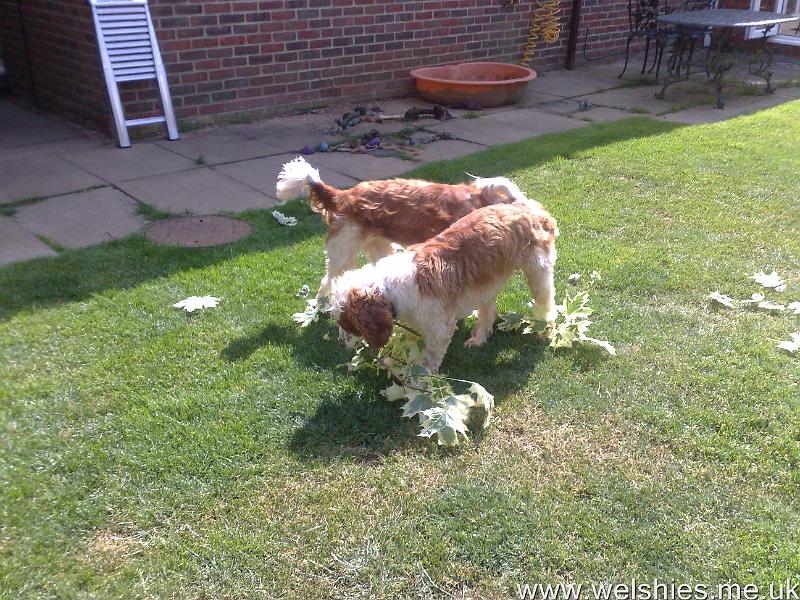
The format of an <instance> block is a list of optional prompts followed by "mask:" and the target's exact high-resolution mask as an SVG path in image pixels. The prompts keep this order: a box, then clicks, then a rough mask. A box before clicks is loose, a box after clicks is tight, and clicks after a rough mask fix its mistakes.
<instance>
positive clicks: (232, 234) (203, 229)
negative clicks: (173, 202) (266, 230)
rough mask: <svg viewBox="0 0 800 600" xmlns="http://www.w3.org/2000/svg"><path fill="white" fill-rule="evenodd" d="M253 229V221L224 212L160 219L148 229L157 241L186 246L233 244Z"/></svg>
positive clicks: (152, 237) (148, 237)
mask: <svg viewBox="0 0 800 600" xmlns="http://www.w3.org/2000/svg"><path fill="white" fill-rule="evenodd" d="M251 233H253V227H252V225H250V223H248V222H246V221H242V220H241V219H236V218H235V217H223V216H221V215H208V216H203V217H172V218H171V219H164V220H163V221H156V222H155V223H153V224H151V225H150V226H148V227H147V229H146V230H145V232H144V234H145V237H147V239H148V240H150V241H151V242H154V243H156V244H163V245H165V246H184V247H186V248H199V247H202V246H220V245H222V244H230V243H231V242H235V241H236V240H240V239H242V238H245V237H247V236H248V235H250V234H251Z"/></svg>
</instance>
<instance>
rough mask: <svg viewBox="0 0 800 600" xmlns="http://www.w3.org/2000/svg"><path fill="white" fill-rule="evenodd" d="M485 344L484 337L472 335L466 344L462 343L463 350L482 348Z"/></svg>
mask: <svg viewBox="0 0 800 600" xmlns="http://www.w3.org/2000/svg"><path fill="white" fill-rule="evenodd" d="M485 342H486V336H485V335H473V336H472V337H471V338H469V339H468V340H467V341H466V342H464V348H477V347H478V346H483V344H484V343H485Z"/></svg>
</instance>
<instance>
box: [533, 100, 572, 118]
mask: <svg viewBox="0 0 800 600" xmlns="http://www.w3.org/2000/svg"><path fill="white" fill-rule="evenodd" d="M536 108H539V109H541V110H546V111H548V112H554V113H557V114H560V115H571V114H572V113H574V112H575V111H577V110H578V108H579V106H578V101H577V100H573V99H572V98H558V99H556V100H551V101H549V102H542V103H541V104H538V105H537V106H536Z"/></svg>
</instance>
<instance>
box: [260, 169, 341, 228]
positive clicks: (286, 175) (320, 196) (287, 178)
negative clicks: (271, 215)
mask: <svg viewBox="0 0 800 600" xmlns="http://www.w3.org/2000/svg"><path fill="white" fill-rule="evenodd" d="M275 189H276V191H277V197H278V200H280V201H281V202H288V201H289V200H294V199H296V198H302V197H304V196H308V203H309V204H310V205H311V210H313V211H315V212H318V213H323V214H328V213H331V212H333V211H334V210H335V209H336V196H337V195H338V194H339V190H337V189H336V188H335V187H332V186H330V185H327V184H326V183H323V181H322V179H321V178H320V176H319V171H318V170H317V169H315V168H314V167H312V166H311V165H310V164H308V163H307V162H306V159H305V158H303V157H302V156H298V157H297V158H295V159H294V160H292V161H290V162H288V163H286V164H284V165H283V168H282V169H281V172H280V174H279V175H278V183H277V185H276V186H275Z"/></svg>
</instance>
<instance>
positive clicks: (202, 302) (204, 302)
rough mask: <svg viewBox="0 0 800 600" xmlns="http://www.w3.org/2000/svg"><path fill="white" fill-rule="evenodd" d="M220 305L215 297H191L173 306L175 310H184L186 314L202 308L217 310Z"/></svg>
mask: <svg viewBox="0 0 800 600" xmlns="http://www.w3.org/2000/svg"><path fill="white" fill-rule="evenodd" d="M218 303H219V298H215V297H214V296H189V297H188V298H184V299H183V300H181V301H180V302H176V303H175V304H173V305H172V306H174V307H175V308H182V309H184V310H185V311H186V312H189V313H190V312H194V311H196V310H200V309H201V308H216V307H217V304H218Z"/></svg>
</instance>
